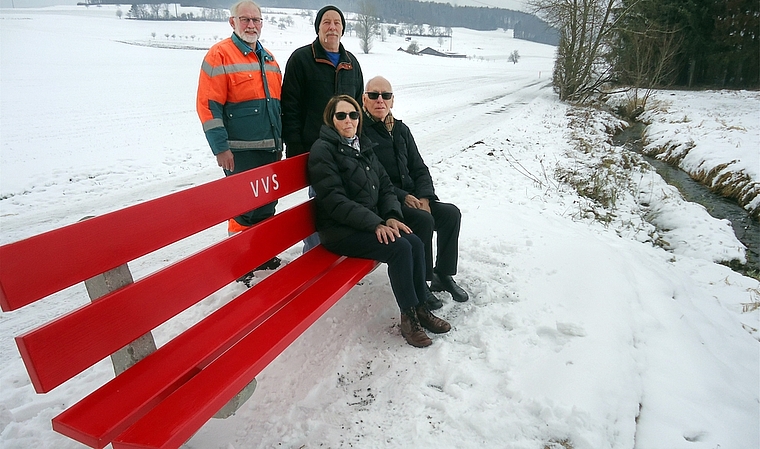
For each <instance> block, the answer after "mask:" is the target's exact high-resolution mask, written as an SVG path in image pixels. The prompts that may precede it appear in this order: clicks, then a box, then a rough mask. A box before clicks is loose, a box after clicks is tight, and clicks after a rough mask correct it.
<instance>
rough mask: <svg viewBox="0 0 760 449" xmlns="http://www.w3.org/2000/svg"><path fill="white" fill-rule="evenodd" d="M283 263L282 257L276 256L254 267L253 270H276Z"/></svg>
mask: <svg viewBox="0 0 760 449" xmlns="http://www.w3.org/2000/svg"><path fill="white" fill-rule="evenodd" d="M281 264H282V261H281V260H280V258H279V257H277V256H275V257H272V258H271V259H269V260H267V261H266V262H264V263H262V264H261V265H259V266H258V267H256V268H254V269H253V271H261V270H276V269H277V268H279V266H280V265H281Z"/></svg>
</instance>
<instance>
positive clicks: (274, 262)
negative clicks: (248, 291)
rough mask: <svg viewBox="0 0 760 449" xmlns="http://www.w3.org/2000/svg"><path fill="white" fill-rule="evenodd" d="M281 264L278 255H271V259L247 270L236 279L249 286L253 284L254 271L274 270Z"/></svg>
mask: <svg viewBox="0 0 760 449" xmlns="http://www.w3.org/2000/svg"><path fill="white" fill-rule="evenodd" d="M281 264H282V260H280V258H279V257H277V256H275V257H272V258H271V259H269V260H267V261H266V262H264V263H262V264H261V265H259V266H258V267H256V268H254V269H253V270H251V271H249V272H248V273H246V274H244V275H242V276H240V277H239V278H238V279H237V281H238V282H242V283H243V284H245V286H246V287H248V288H251V285H253V280H254V279H256V276H255V275H254V274H253V273H254V272H255V271H262V270H276V269H277V268H279V266H280V265H281Z"/></svg>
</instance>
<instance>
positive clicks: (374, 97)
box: [365, 92, 393, 100]
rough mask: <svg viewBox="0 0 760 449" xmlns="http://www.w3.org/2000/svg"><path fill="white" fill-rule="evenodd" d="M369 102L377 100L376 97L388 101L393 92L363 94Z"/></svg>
mask: <svg viewBox="0 0 760 449" xmlns="http://www.w3.org/2000/svg"><path fill="white" fill-rule="evenodd" d="M365 93H366V94H367V97H368V98H369V99H370V100H377V97H383V100H390V99H391V97H393V92H365Z"/></svg>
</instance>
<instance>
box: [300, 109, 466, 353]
mask: <svg viewBox="0 0 760 449" xmlns="http://www.w3.org/2000/svg"><path fill="white" fill-rule="evenodd" d="M360 111H361V108H360V107H359V103H357V102H356V100H355V99H353V98H352V97H350V96H348V95H339V96H336V97H333V98H331V99H330V101H329V102H328V103H327V107H326V108H325V112H324V114H323V116H322V119H323V121H324V124H323V125H322V128H321V129H320V133H319V139H318V140H317V141H316V142H315V143H314V145H313V146H312V147H311V151H310V153H309V178H310V182H311V185H312V186H313V187H314V190H315V191H316V194H317V196H316V205H317V231H319V237H320V240H321V242H322V245H324V246H325V248H327V249H328V250H330V251H332V252H334V253H336V254H341V255H344V256H350V257H360V258H365V259H373V260H377V261H380V262H384V263H387V264H388V277H389V278H390V281H391V289H392V290H393V294H394V296H395V297H396V302H397V303H398V306H399V309H401V335H402V336H403V337H404V338H405V339H406V341H407V342H408V343H409V344H410V345H412V346H416V347H425V346H429V345H430V344H432V341H431V340H430V337H428V335H427V334H426V333H425V330H424V329H427V330H428V331H430V332H433V333H436V334H439V333H445V332H448V331H449V329H451V326H450V325H449V323H447V322H446V321H444V320H442V319H441V318H438V317H436V316H434V315H433V314H432V313H430V309H429V308H428V307H427V305H426V304H425V303H424V302H423V301H424V298H425V291H426V288H427V284H426V283H425V248H424V245H423V243H422V241H421V240H420V239H419V238H418V237H417V236H416V235H414V234H413V233H412V230H411V229H410V228H409V227H408V226H406V225H405V224H404V223H403V221H402V220H403V215H402V214H401V205H400V203H399V202H398V199H396V194H395V192H394V190H393V185H392V184H391V182H390V179H389V178H388V175H387V173H386V172H385V169H384V168H383V166H382V164H380V161H379V160H378V159H377V157H376V156H375V154H374V153H373V151H372V144H371V143H370V142H369V141H367V140H362V139H360V138H359V136H360V135H361V123H362V114H361V113H360ZM423 328H424V329H423Z"/></svg>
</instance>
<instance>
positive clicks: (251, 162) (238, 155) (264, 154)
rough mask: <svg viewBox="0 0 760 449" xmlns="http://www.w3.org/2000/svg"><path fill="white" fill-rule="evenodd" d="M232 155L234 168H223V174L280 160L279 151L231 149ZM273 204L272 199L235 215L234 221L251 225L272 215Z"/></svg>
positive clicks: (235, 172)
mask: <svg viewBox="0 0 760 449" xmlns="http://www.w3.org/2000/svg"><path fill="white" fill-rule="evenodd" d="M232 156H233V157H234V158H235V170H234V171H232V172H230V171H227V170H224V175H225V176H230V175H235V174H237V173H242V172H244V171H248V170H250V169H252V168H256V167H261V166H262V165H266V164H271V163H272V162H277V161H278V160H280V157H281V153H280V152H279V151H262V150H248V151H233V152H232ZM275 206H277V201H272V202H271V203H269V204H265V205H263V206H261V207H258V208H256V209H252V210H249V211H248V212H246V213H244V214H241V215H238V216H237V217H235V221H237V222H238V223H239V224H241V225H243V226H253V225H255V224H256V223H258V222H260V221H264V220H265V219H267V218H269V217H271V216H272V215H274V208H275Z"/></svg>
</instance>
